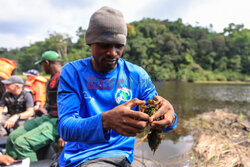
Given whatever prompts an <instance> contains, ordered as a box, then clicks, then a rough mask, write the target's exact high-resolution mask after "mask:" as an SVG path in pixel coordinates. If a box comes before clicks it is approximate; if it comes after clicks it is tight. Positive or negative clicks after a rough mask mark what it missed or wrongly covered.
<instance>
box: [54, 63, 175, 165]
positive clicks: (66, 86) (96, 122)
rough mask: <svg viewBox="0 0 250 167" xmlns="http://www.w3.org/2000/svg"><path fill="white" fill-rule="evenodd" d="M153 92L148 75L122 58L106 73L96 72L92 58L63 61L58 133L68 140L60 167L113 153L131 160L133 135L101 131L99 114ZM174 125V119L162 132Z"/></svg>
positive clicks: (153, 87) (154, 91) (142, 98)
mask: <svg viewBox="0 0 250 167" xmlns="http://www.w3.org/2000/svg"><path fill="white" fill-rule="evenodd" d="M156 95H157V92H156V90H155V86H154V85H153V84H152V81H151V79H150V77H149V76H148V74H147V73H146V72H145V71H144V70H143V69H142V68H141V67H139V66H137V65H134V64H131V63H129V62H127V61H125V60H123V59H119V61H118V64H117V67H116V68H115V69H114V70H112V71H111V72H108V73H99V72H96V71H95V70H94V69H93V68H92V66H91V58H87V59H82V60H77V61H74V62H70V63H68V64H66V65H65V66H64V67H63V69H62V72H61V76H60V81H59V88H58V97H57V101H58V115H59V122H58V132H59V134H60V136H61V137H62V138H63V139H64V140H66V141H67V142H68V143H67V144H66V145H65V147H64V150H63V152H62V154H61V156H60V158H59V164H60V166H77V165H80V164H81V163H83V162H85V161H88V160H91V159H95V158H103V157H115V156H126V157H127V158H128V160H129V161H130V162H132V161H133V150H134V142H135V137H125V136H122V135H120V134H118V133H116V132H115V131H114V130H112V129H111V130H108V131H105V132H104V131H103V127H102V113H103V112H105V111H108V110H111V109H113V108H114V107H116V106H118V105H120V104H122V103H125V102H126V101H128V100H131V99H133V98H138V99H140V100H148V99H152V98H153V97H154V96H156ZM133 109H135V108H133ZM175 127H176V121H175V124H174V125H173V126H172V127H169V128H167V129H165V131H170V130H171V129H173V128H175Z"/></svg>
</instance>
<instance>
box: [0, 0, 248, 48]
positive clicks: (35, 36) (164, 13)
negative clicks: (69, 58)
mask: <svg viewBox="0 0 250 167" xmlns="http://www.w3.org/2000/svg"><path fill="white" fill-rule="evenodd" d="M102 6H110V7H113V8H116V9H119V10H120V11H122V13H123V14H124V17H125V20H126V22H127V23H130V22H133V21H139V20H141V19H142V18H156V19H160V20H165V19H168V20H170V21H175V20H177V19H178V18H181V19H182V20H183V22H184V23H185V24H191V25H193V26H197V25H198V26H202V27H209V25H210V24H212V25H213V30H214V31H216V32H222V31H223V28H225V27H228V24H229V23H235V24H244V25H245V27H246V28H249V29H250V18H249V17H250V0H0V47H6V48H9V49H10V48H17V47H18V48H20V47H23V46H29V45H30V44H32V43H34V42H36V41H44V39H45V38H47V37H48V34H49V33H53V32H55V31H56V32H59V33H67V34H69V35H70V37H72V38H73V39H76V36H75V32H76V30H77V29H78V28H79V27H80V26H81V27H83V28H84V29H86V28H87V26H88V22H89V18H90V16H91V14H92V13H93V12H95V11H96V10H98V9H99V8H101V7H102Z"/></svg>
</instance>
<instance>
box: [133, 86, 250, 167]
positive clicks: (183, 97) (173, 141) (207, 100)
mask: <svg viewBox="0 0 250 167" xmlns="http://www.w3.org/2000/svg"><path fill="white" fill-rule="evenodd" d="M154 84H155V86H156V88H157V91H158V93H159V95H160V96H163V97H164V98H166V99H168V100H169V101H170V102H171V103H172V104H173V106H174V108H175V111H176V113H177V115H178V118H179V119H178V128H177V129H176V130H175V131H173V132H170V133H168V134H166V136H165V139H164V140H163V141H162V143H161V144H160V146H159V148H158V150H156V153H155V155H153V153H152V151H151V150H150V148H149V147H148V145H147V142H144V144H143V145H141V146H140V147H138V148H136V149H135V157H136V160H137V161H139V162H143V160H145V161H146V160H147V162H148V164H149V162H150V161H151V162H152V163H151V164H150V165H148V164H147V165H145V164H144V165H143V163H142V164H141V165H142V166H176V167H178V166H185V165H186V166H188V164H190V163H191V160H190V158H188V159H187V158H186V157H184V158H183V155H185V153H187V152H188V151H190V149H191V147H192V137H191V136H190V135H189V132H188V131H187V129H186V128H185V127H183V126H182V122H183V120H188V119H189V118H192V117H194V116H196V115H197V114H199V113H203V112H208V111H213V110H215V109H223V108H227V109H229V111H231V112H235V113H243V114H244V115H245V116H247V117H248V118H250V112H249V111H250V85H241V84H239V85H237V84H235V85H231V84H196V83H186V82H155V83H154ZM173 160H174V161H175V162H177V163H173ZM157 163H159V164H157ZM152 164H154V165H152ZM134 166H140V165H138V164H136V165H134Z"/></svg>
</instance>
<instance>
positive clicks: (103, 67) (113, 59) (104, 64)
mask: <svg viewBox="0 0 250 167" xmlns="http://www.w3.org/2000/svg"><path fill="white" fill-rule="evenodd" d="M91 50H92V56H93V58H92V60H91V63H92V66H93V68H94V69H95V70H96V71H97V72H110V71H112V70H113V69H115V67H116V65H117V62H118V60H119V58H120V57H121V56H122V53H123V51H124V45H122V44H104V43H96V44H91Z"/></svg>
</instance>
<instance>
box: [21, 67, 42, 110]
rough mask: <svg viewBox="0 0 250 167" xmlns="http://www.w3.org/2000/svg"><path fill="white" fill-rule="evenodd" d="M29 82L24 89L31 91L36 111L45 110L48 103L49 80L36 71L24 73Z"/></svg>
mask: <svg viewBox="0 0 250 167" xmlns="http://www.w3.org/2000/svg"><path fill="white" fill-rule="evenodd" d="M23 75H26V76H27V78H28V80H26V82H25V84H24V89H25V90H27V91H30V92H31V93H32V95H33V99H34V111H35V112H36V110H37V109H39V108H43V107H44V104H45V101H46V82H47V79H46V78H44V77H43V76H40V75H39V72H38V71H37V70H35V69H31V70H28V71H27V72H24V73H23Z"/></svg>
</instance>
